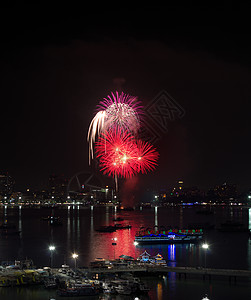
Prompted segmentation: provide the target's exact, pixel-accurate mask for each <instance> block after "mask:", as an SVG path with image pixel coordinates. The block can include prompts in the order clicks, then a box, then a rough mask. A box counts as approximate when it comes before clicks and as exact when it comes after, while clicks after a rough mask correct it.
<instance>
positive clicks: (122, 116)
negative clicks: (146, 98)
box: [87, 92, 142, 164]
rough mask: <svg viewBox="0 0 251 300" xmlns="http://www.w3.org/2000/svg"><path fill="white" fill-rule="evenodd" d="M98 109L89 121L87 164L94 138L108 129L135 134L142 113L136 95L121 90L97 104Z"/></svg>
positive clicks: (91, 152) (91, 157) (91, 155)
mask: <svg viewBox="0 0 251 300" xmlns="http://www.w3.org/2000/svg"><path fill="white" fill-rule="evenodd" d="M98 109H99V111H98V112H97V114H96V115H95V117H94V118H93V120H92V121H91V124H90V126H89V130H88V135H87V140H88V142H89V164H90V161H91V159H93V148H94V147H93V145H94V143H95V141H96V138H97V137H98V136H99V135H100V134H101V132H105V131H107V130H110V129H114V128H116V129H120V130H125V131H129V132H132V133H133V134H137V132H138V130H139V128H140V119H139V116H140V115H141V114H142V107H141V106H140V102H139V101H137V97H133V96H130V95H127V94H124V93H123V92H122V93H121V94H119V93H118V92H116V93H115V94H113V93H111V96H110V95H108V96H107V98H104V99H103V101H101V102H100V104H99V105H98Z"/></svg>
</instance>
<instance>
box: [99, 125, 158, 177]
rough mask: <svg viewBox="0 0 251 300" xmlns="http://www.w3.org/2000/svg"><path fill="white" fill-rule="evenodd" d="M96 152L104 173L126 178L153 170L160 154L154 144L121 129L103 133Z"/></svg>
mask: <svg viewBox="0 0 251 300" xmlns="http://www.w3.org/2000/svg"><path fill="white" fill-rule="evenodd" d="M96 154H97V157H98V158H99V165H100V169H101V171H102V172H103V173H104V174H107V175H109V176H113V177H116V176H117V177H125V178H128V177H132V176H134V175H136V174H138V173H147V172H148V171H150V170H153V169H154V168H155V166H156V165H157V160H158V156H159V155H158V152H157V151H156V150H155V149H154V148H153V147H152V145H150V144H149V143H145V142H143V141H141V140H136V139H135V137H134V136H133V135H132V134H130V133H128V132H125V131H121V130H120V129H115V130H112V131H110V132H106V133H104V134H101V136H100V137H99V140H98V142H97V143H96Z"/></svg>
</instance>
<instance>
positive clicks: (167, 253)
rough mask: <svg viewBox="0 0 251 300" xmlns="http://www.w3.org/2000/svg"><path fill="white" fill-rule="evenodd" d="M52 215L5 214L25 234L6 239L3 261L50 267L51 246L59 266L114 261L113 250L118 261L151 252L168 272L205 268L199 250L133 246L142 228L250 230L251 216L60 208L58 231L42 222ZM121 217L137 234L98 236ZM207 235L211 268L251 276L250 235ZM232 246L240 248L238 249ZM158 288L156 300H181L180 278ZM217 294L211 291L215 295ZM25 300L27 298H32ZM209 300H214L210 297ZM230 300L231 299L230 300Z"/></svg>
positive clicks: (0, 251)
mask: <svg viewBox="0 0 251 300" xmlns="http://www.w3.org/2000/svg"><path fill="white" fill-rule="evenodd" d="M50 214H51V210H50V209H26V208H19V207H16V208H9V207H2V208H0V217H1V219H2V220H5V219H7V220H8V222H10V223H15V224H16V226H17V230H21V234H20V236H19V237H17V236H7V237H4V238H3V237H2V238H1V243H0V260H7V259H9V260H15V259H20V258H25V257H28V258H31V259H33V260H34V262H35V264H36V265H37V266H45V265H48V262H49V253H48V245H49V244H50V243H52V242H53V243H54V244H55V246H56V252H55V255H54V257H53V264H54V265H55V266H60V265H62V264H63V263H67V264H69V265H70V266H72V267H73V265H74V261H73V260H72V258H71V253H72V252H73V251H77V252H78V254H79V259H78V265H87V264H88V263H89V262H90V261H93V260H94V259H95V258H97V257H103V258H110V259H112V258H113V257H114V250H115V256H116V257H117V258H118V257H119V255H122V254H124V255H129V256H133V257H138V256H139V255H140V254H141V253H142V252H144V250H147V252H148V253H150V254H151V255H152V256H154V255H157V254H158V253H160V254H161V255H162V256H163V257H164V259H165V260H166V261H167V264H168V265H169V266H187V267H189V266H192V267H198V266H199V267H200V266H202V265H203V262H204V252H203V250H202V249H201V247H200V245H193V244H184V245H180V244H178V245H142V246H137V247H135V246H134V244H133V241H134V237H135V233H136V231H138V230H139V228H140V227H145V228H147V227H153V226H154V225H159V226H161V225H164V226H167V225H171V226H182V227H186V226H188V224H190V223H195V222H198V223H203V222H209V223H213V224H214V225H215V226H216V227H217V226H218V225H219V224H220V223H221V222H224V221H225V220H227V219H231V218H232V219H233V220H235V221H238V222H242V223H244V224H245V225H246V226H247V227H248V226H250V228H251V221H250V220H251V210H250V209H249V210H248V209H243V208H230V209H228V208H226V207H225V208H221V207H220V208H217V209H216V212H215V214H214V215H209V216H204V215H198V214H196V213H195V209H193V208H179V207H177V208H169V209H167V208H152V209H144V208H143V209H142V210H137V211H119V210H118V209H115V208H113V207H106V208H99V207H92V208H81V207H80V208H79V209H78V208H75V209H74V208H73V207H70V208H69V209H67V208H66V209H59V208H57V209H55V216H59V217H60V218H61V219H62V221H63V225H62V226H58V227H51V226H50V225H49V223H48V222H46V221H42V220H41V219H42V217H46V216H48V215H50ZM117 217H122V218H123V219H125V221H123V222H120V223H126V224H130V225H132V228H131V229H130V230H117V231H116V232H113V233H98V232H96V231H95V229H96V228H98V227H100V226H102V225H111V224H114V222H113V218H117ZM205 235H206V240H207V241H208V242H209V243H210V251H208V253H207V266H208V267H216V268H233V269H234V268H236V269H249V270H251V245H250V240H248V237H247V235H246V234H243V233H240V234H233V233H222V232H218V231H217V230H210V231H206V232H205ZM114 238H117V242H116V243H117V245H116V246H113V245H112V242H113V240H112V239H114ZM233 241H234V244H235V245H238V247H233ZM114 247H115V249H114ZM156 280H157V281H156ZM153 282H155V283H154V291H155V292H154V293H153V294H151V295H153V296H152V297H154V298H152V299H157V298H156V297H157V295H159V296H160V295H162V296H161V297H163V299H165V297H166V295H167V291H168V293H169V296H170V297H172V298H170V299H176V298H175V297H176V294H177V293H178V290H179V286H180V285H182V281H179V280H178V279H177V278H176V274H175V273H169V274H168V276H167V277H166V278H162V279H161V280H160V282H159V281H158V279H155V281H154V280H153ZM188 282H190V283H191V280H188ZM150 284H151V282H150ZM193 284H194V285H195V286H196V285H198V288H199V290H200V291H201V292H202V290H203V293H204V292H207V293H208V294H209V293H210V289H207V290H206V291H204V287H203V289H202V288H201V287H202V285H203V284H202V283H201V282H200V281H199V282H198V281H196V282H195V283H193ZM186 288H189V287H186ZM200 288H201V289H200ZM211 289H212V286H211ZM213 292H214V290H213V289H212V291H211V295H212V294H213ZM24 293H26V291H25V292H24ZM27 293H28V292H27ZM154 295H155V296H154ZM26 296H27V297H28V294H27V295H26ZM21 298H22V297H21ZM201 298H202V296H201V297H200V296H198V297H197V298H196V299H201ZM209 298H210V299H211V297H209ZM9 299H10V298H9ZM11 299H12V298H11ZM13 299H14V298H13ZM23 299H24V298H23ZM27 299H28V298H27ZM177 299H178V298H177ZM194 299H195V298H194ZM229 299H231V295H230V298H229ZM233 299H234V298H233ZM1 300H2V298H1Z"/></svg>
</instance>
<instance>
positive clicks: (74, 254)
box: [72, 253, 78, 271]
mask: <svg viewBox="0 0 251 300" xmlns="http://www.w3.org/2000/svg"><path fill="white" fill-rule="evenodd" d="M72 258H73V259H74V262H75V271H76V270H77V258H78V254H77V253H73V254H72Z"/></svg>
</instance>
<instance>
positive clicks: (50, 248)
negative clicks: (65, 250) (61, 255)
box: [49, 245, 56, 268]
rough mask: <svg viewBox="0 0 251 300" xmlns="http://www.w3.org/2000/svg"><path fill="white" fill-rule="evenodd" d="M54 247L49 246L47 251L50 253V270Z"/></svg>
mask: <svg viewBox="0 0 251 300" xmlns="http://www.w3.org/2000/svg"><path fill="white" fill-rule="evenodd" d="M55 249H56V247H55V246H53V245H51V246H49V250H50V251H51V255H50V266H51V268H52V259H53V251H55Z"/></svg>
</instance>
